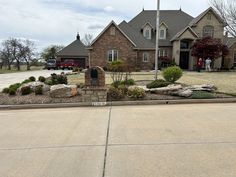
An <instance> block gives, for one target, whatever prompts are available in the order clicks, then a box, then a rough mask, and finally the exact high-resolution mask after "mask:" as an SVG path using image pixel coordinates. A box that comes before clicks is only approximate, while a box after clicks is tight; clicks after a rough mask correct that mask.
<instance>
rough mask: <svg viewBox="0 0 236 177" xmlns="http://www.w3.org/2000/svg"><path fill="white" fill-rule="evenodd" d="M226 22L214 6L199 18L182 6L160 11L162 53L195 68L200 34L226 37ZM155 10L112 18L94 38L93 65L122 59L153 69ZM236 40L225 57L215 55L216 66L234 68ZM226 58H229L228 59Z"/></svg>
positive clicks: (182, 66)
mask: <svg viewBox="0 0 236 177" xmlns="http://www.w3.org/2000/svg"><path fill="white" fill-rule="evenodd" d="M224 27H225V24H224V22H223V20H222V19H221V18H220V17H219V16H218V15H217V14H216V12H215V11H214V10H213V9H212V8H208V9H207V10H206V11H204V12H203V13H201V14H200V15H199V16H197V17H196V18H193V17H192V16H190V15H188V14H187V13H185V12H183V11H182V10H181V9H180V10H161V11H160V30H159V31H160V33H159V36H160V39H159V57H168V58H170V59H171V60H173V61H175V63H176V64H177V65H179V66H180V67H181V68H182V69H188V70H194V69H195V67H196V60H197V59H196V58H195V57H192V56H191V46H192V44H193V43H194V41H195V40H196V39H198V38H202V37H205V36H212V37H214V38H218V39H221V40H222V41H223V40H224V39H225V36H224V35H223V33H224ZM155 38H156V11H154V10H153V11H152V10H143V11H142V12H141V13H139V14H138V15H137V16H136V17H134V18H133V19H132V20H131V21H129V22H128V23H127V22H126V21H123V22H122V23H120V24H119V25H117V24H116V23H115V22H114V21H112V22H111V23H110V24H109V25H108V26H107V27H106V28H105V29H104V30H103V31H102V32H101V33H100V34H99V35H98V36H97V38H96V39H95V40H94V41H93V42H92V44H91V46H90V47H88V48H87V49H88V50H89V60H90V62H89V63H90V66H97V65H98V66H101V67H105V66H106V65H107V64H108V63H109V62H112V61H115V60H117V59H122V60H125V61H127V62H128V63H130V64H133V66H134V67H138V68H140V69H153V68H154V63H155ZM234 48H235V49H236V43H233V45H232V46H231V48H230V49H231V51H230V52H231V53H230V55H229V56H227V57H225V60H224V61H222V59H221V58H219V59H216V60H215V63H214V67H215V68H221V66H222V63H223V65H224V67H225V68H231V67H232V66H233V63H234V62H236V61H234V59H235V60H236V52H233V50H234ZM235 51H236V50H235ZM226 59H227V62H226Z"/></svg>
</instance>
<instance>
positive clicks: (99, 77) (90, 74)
mask: <svg viewBox="0 0 236 177" xmlns="http://www.w3.org/2000/svg"><path fill="white" fill-rule="evenodd" d="M85 86H86V87H105V71H104V70H103V69H102V68H101V67H99V66H95V67H92V68H89V69H88V70H87V71H86V72H85Z"/></svg>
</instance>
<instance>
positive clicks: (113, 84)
mask: <svg viewBox="0 0 236 177" xmlns="http://www.w3.org/2000/svg"><path fill="white" fill-rule="evenodd" d="M111 85H112V86H113V87H116V88H118V86H119V85H121V81H115V82H112V84H111Z"/></svg>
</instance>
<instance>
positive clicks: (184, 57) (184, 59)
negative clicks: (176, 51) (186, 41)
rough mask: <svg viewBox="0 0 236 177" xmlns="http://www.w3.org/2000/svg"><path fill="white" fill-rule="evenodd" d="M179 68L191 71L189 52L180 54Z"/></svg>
mask: <svg viewBox="0 0 236 177" xmlns="http://www.w3.org/2000/svg"><path fill="white" fill-rule="evenodd" d="M179 66H180V68H181V69H189V52H180V62H179Z"/></svg>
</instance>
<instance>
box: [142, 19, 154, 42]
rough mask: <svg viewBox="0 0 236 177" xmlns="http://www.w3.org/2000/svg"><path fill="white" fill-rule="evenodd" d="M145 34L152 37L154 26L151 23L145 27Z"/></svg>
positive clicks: (149, 37) (146, 36) (148, 37)
mask: <svg viewBox="0 0 236 177" xmlns="http://www.w3.org/2000/svg"><path fill="white" fill-rule="evenodd" d="M143 36H144V37H145V38H146V39H152V27H151V25H150V24H149V23H147V24H146V25H144V27H143Z"/></svg>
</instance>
